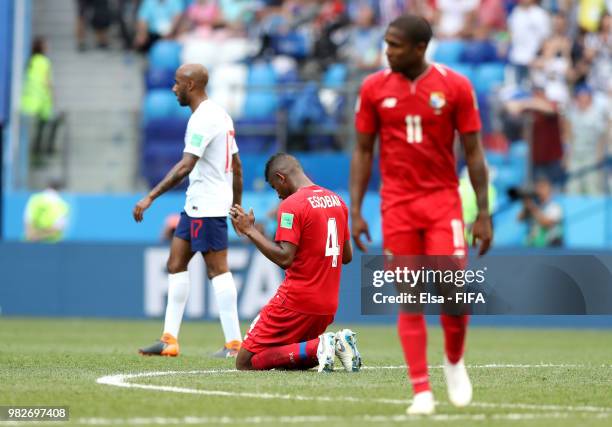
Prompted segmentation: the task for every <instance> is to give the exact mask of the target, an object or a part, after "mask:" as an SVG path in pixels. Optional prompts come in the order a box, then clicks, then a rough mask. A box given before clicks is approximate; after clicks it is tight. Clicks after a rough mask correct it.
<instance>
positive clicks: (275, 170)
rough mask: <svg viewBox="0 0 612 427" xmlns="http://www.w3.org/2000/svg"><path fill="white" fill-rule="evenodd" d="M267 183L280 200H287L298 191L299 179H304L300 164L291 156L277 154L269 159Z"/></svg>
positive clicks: (266, 173)
mask: <svg viewBox="0 0 612 427" xmlns="http://www.w3.org/2000/svg"><path fill="white" fill-rule="evenodd" d="M265 175H266V176H265V178H266V182H267V183H268V184H270V186H271V187H272V188H274V190H276V193H277V194H278V197H279V198H280V199H286V198H287V197H289V196H291V195H292V194H293V193H295V192H296V191H297V190H298V188H299V187H298V181H299V178H301V177H304V176H305V175H304V170H303V169H302V165H300V162H298V160H297V159H296V158H295V157H293V156H292V155H290V154H287V153H276V154H274V155H273V156H272V157H270V158H269V159H268V162H267V163H266V171H265Z"/></svg>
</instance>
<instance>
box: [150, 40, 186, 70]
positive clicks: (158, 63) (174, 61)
mask: <svg viewBox="0 0 612 427" xmlns="http://www.w3.org/2000/svg"><path fill="white" fill-rule="evenodd" d="M149 65H150V66H151V67H152V68H164V69H166V70H172V71H174V70H176V69H177V68H178V67H179V65H181V45H180V44H179V43H177V42H175V41H172V40H159V41H157V42H155V44H154V45H153V46H152V47H151V50H150V51H149Z"/></svg>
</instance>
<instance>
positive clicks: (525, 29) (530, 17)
mask: <svg viewBox="0 0 612 427" xmlns="http://www.w3.org/2000/svg"><path fill="white" fill-rule="evenodd" d="M508 30H509V32H510V38H511V46H510V54H509V60H510V63H511V64H512V65H513V66H514V68H515V73H516V78H515V80H516V83H517V84H522V83H523V82H524V81H525V80H526V79H527V76H528V71H529V69H528V67H529V65H530V64H531V63H532V62H533V60H534V59H535V57H536V55H537V53H538V51H539V50H540V46H541V45H542V42H543V41H544V40H545V39H546V37H548V35H549V34H550V18H549V16H548V12H546V10H544V9H543V8H541V7H540V6H539V5H538V4H537V1H536V0H519V3H518V5H517V6H516V7H515V8H514V9H513V10H512V13H511V14H510V17H509V18H508Z"/></svg>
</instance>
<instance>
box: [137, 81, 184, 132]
mask: <svg viewBox="0 0 612 427" xmlns="http://www.w3.org/2000/svg"><path fill="white" fill-rule="evenodd" d="M176 105H177V102H176V97H175V96H174V94H173V93H172V92H171V91H169V90H167V89H153V90H151V91H149V92H148V93H147V94H146V95H145V98H144V105H143V108H142V111H143V119H144V123H145V124H146V123H147V122H149V121H150V120H153V119H157V118H167V117H171V116H173V115H174V110H175V109H176Z"/></svg>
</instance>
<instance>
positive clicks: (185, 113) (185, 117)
mask: <svg viewBox="0 0 612 427" xmlns="http://www.w3.org/2000/svg"><path fill="white" fill-rule="evenodd" d="M191 113H192V111H191V108H189V107H187V106H186V107H183V106H182V105H181V104H179V103H178V102H177V101H176V100H174V111H172V117H174V118H176V119H178V120H181V121H183V122H185V123H187V121H189V118H190V117H191Z"/></svg>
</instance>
